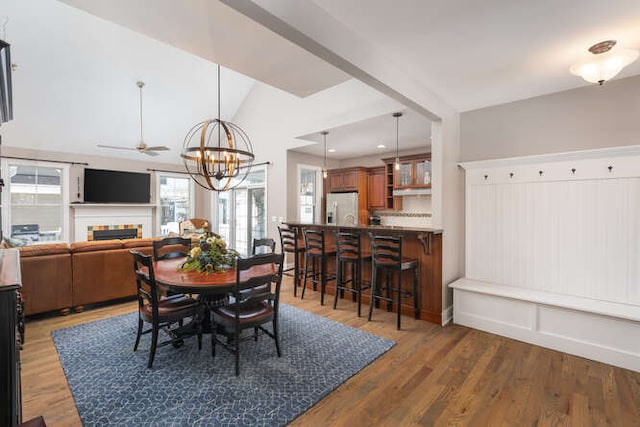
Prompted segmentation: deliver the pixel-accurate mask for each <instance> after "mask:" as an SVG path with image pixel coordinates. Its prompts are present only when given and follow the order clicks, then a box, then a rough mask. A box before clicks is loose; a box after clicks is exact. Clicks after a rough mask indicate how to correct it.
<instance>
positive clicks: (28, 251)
mask: <svg viewBox="0 0 640 427" xmlns="http://www.w3.org/2000/svg"><path fill="white" fill-rule="evenodd" d="M18 250H19V251H20V257H21V258H28V257H34V256H42V255H56V254H68V253H69V251H70V249H69V245H67V244H66V243H47V244H44V245H30V246H21V247H20V248H19V249H18Z"/></svg>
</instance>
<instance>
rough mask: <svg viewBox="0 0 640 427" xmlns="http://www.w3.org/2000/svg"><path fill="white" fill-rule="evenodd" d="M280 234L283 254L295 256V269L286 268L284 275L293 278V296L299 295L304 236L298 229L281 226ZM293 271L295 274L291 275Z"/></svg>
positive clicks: (279, 227) (279, 228)
mask: <svg viewBox="0 0 640 427" xmlns="http://www.w3.org/2000/svg"><path fill="white" fill-rule="evenodd" d="M278 232H279V233H280V249H281V250H282V253H290V254H293V267H289V268H285V269H284V270H282V271H283V274H285V275H287V276H291V277H293V296H294V297H295V296H297V294H298V286H300V280H301V279H302V273H303V271H302V268H300V256H301V255H302V254H304V251H305V247H304V243H302V236H301V235H300V232H299V229H298V228H297V227H289V226H288V225H285V224H281V225H279V226H278ZM290 271H293V273H290Z"/></svg>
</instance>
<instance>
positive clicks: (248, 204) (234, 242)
mask: <svg viewBox="0 0 640 427" xmlns="http://www.w3.org/2000/svg"><path fill="white" fill-rule="evenodd" d="M266 175H267V171H266V168H265V167H264V166H262V167H254V168H252V170H251V172H250V173H249V175H247V177H246V178H245V180H244V181H243V182H242V183H241V184H240V185H239V186H238V187H236V188H234V189H232V190H229V191H223V192H220V193H217V197H213V198H212V199H213V200H212V201H213V209H212V211H213V212H215V213H216V218H217V220H216V222H215V227H214V228H215V230H214V231H216V232H217V233H218V234H220V235H221V236H222V238H223V239H224V240H225V241H226V242H227V244H228V245H229V247H230V248H233V249H235V250H237V251H238V252H240V253H241V254H243V255H249V253H250V252H251V245H252V244H253V239H260V238H263V237H266V236H267V206H266V187H267V181H266Z"/></svg>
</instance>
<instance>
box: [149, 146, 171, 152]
mask: <svg viewBox="0 0 640 427" xmlns="http://www.w3.org/2000/svg"><path fill="white" fill-rule="evenodd" d="M144 151H169V147H165V146H164V145H157V146H155V147H145V149H144Z"/></svg>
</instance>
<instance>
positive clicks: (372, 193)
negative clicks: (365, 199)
mask: <svg viewBox="0 0 640 427" xmlns="http://www.w3.org/2000/svg"><path fill="white" fill-rule="evenodd" d="M368 172H369V176H368V189H367V192H368V193H369V209H370V210H373V209H385V207H386V204H385V200H386V192H385V169H384V166H380V167H377V168H369V170H368Z"/></svg>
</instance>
